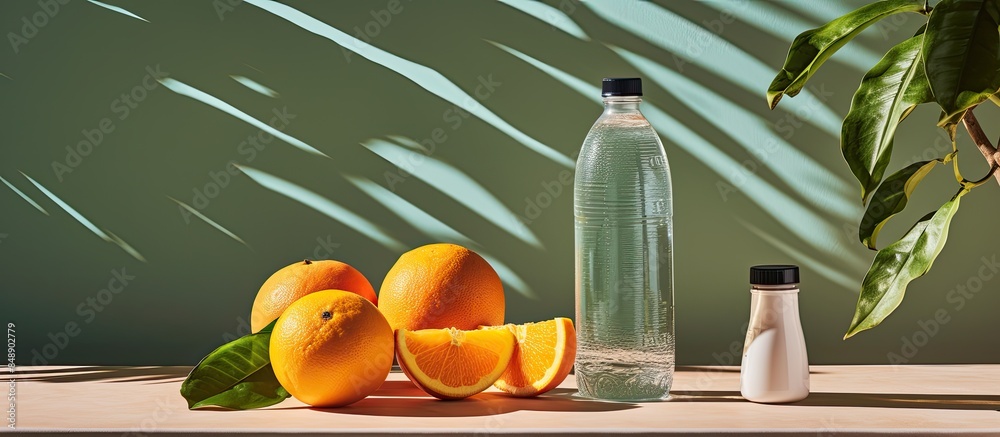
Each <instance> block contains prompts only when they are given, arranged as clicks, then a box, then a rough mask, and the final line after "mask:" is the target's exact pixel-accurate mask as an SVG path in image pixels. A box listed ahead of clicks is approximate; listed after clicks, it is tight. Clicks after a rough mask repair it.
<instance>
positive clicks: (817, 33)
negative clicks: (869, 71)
mask: <svg viewBox="0 0 1000 437" xmlns="http://www.w3.org/2000/svg"><path fill="white" fill-rule="evenodd" d="M923 10H924V2H923V1H919V0H883V1H879V2H875V3H872V4H870V5H867V6H862V7H861V8H858V9H857V10H855V11H853V12H851V13H848V14H847V15H844V16H842V17H840V18H837V19H835V20H833V21H831V22H829V23H826V24H824V25H823V26H821V27H817V28H815V29H810V30H807V31H805V32H802V33H801V34H799V36H797V37H795V40H794V41H792V45H791V47H790V48H789V49H788V56H787V57H786V58H785V64H784V66H782V68H781V71H780V72H778V75H777V76H775V78H774V81H772V82H771V86H769V87H768V88H767V104H768V106H770V107H771V109H774V107H775V106H777V105H778V101H779V100H781V96H783V95H785V94H788V96H789V97H795V95H796V94H798V93H799V91H802V87H804V86H805V84H806V81H808V80H809V78H810V77H812V75H813V74H815V73H816V70H818V69H819V67H820V66H822V65H823V63H824V62H826V60H827V59H829V58H830V56H833V54H834V53H836V52H837V50H840V48H841V47H843V46H844V44H847V43H848V42H850V41H851V39H853V38H854V37H855V36H857V35H858V34H859V33H861V31H863V30H865V28H867V27H868V26H871V25H872V24H874V23H876V22H877V21H879V20H881V19H883V18H885V17H888V16H890V15H893V14H897V13H900V12H923Z"/></svg>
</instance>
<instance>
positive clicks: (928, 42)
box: [924, 0, 1000, 126]
mask: <svg viewBox="0 0 1000 437" xmlns="http://www.w3.org/2000/svg"><path fill="white" fill-rule="evenodd" d="M998 26H1000V0H942V1H941V2H940V3H938V4H937V5H936V6H935V7H934V10H933V11H932V12H931V14H930V18H928V20H927V32H926V33H925V34H924V64H925V68H926V71H927V80H928V82H930V86H931V89H932V90H934V99H935V100H936V101H937V103H938V104H939V105H941V109H943V110H944V115H943V116H942V117H941V121H940V124H941V125H942V126H945V125H950V124H955V123H957V122H958V121H959V120H961V118H962V114H963V113H964V112H965V111H966V110H967V109H969V108H971V107H973V106H976V105H978V104H979V103H982V102H983V101H984V100H986V99H988V98H989V97H990V96H991V95H993V94H995V93H996V92H997V90H998V89H1000V33H998V32H997V27H998Z"/></svg>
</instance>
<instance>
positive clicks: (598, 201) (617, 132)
mask: <svg viewBox="0 0 1000 437" xmlns="http://www.w3.org/2000/svg"><path fill="white" fill-rule="evenodd" d="M601 95H602V96H604V113H603V114H601V117H600V118H598V119H597V122H596V123H594V126H593V127H592V128H591V129H590V133H589V134H587V138H586V140H584V142H583V148H582V149H581V151H580V156H579V158H578V159H577V163H576V181H575V184H574V186H573V192H574V194H573V195H574V213H575V216H576V224H575V228H576V323H577V343H578V346H577V355H576V381H577V388H578V389H579V391H580V394H581V395H583V396H586V397H592V398H598V399H609V400H621V401H647V400H659V399H665V398H667V397H669V395H670V386H671V383H672V382H673V374H674V291H673V288H674V281H673V255H672V252H673V226H672V224H671V222H672V202H671V188H670V167H669V165H668V164H667V156H666V153H665V152H664V150H663V144H662V143H661V142H660V138H659V136H657V134H656V131H654V130H653V127H652V126H651V125H650V124H649V122H648V121H646V118H645V117H643V116H642V113H640V112H639V104H640V103H641V102H642V98H641V96H642V81H641V80H640V79H638V78H605V79H604V81H603V89H602V93H601Z"/></svg>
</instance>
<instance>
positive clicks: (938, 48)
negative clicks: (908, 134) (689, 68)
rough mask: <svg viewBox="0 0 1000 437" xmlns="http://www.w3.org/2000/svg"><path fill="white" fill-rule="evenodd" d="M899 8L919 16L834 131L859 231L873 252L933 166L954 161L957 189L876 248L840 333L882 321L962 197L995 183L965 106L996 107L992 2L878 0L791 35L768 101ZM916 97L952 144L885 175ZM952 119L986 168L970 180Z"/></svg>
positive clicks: (939, 241)
mask: <svg viewBox="0 0 1000 437" xmlns="http://www.w3.org/2000/svg"><path fill="white" fill-rule="evenodd" d="M904 13H916V14H922V15H923V16H924V17H926V23H925V24H924V25H923V26H921V27H920V29H919V30H918V31H917V32H916V34H915V35H913V36H912V37H910V38H908V39H906V40H904V41H902V42H900V43H899V44H897V45H896V46H894V47H892V48H891V49H889V51H888V52H886V54H885V56H884V57H883V58H882V59H881V60H880V61H879V62H878V63H877V64H875V66H873V67H872V69H871V70H869V71H868V73H867V74H865V76H864V78H863V79H862V80H861V85H860V86H859V88H858V90H857V91H856V92H855V93H854V97H853V100H852V102H851V109H850V111H848V113H847V116H846V117H845V118H844V122H843V126H842V129H841V141H840V146H841V151H842V152H843V155H844V159H845V160H846V161H847V164H848V166H850V168H851V171H852V173H854V176H855V177H856V178H857V180H858V182H859V183H860V185H861V201H862V204H866V205H867V207H866V210H865V213H864V216H863V217H862V219H861V222H860V225H859V232H858V234H859V235H858V238H859V240H860V241H861V243H862V244H864V245H865V246H867V247H868V248H870V249H872V250H876V244H875V243H876V238H877V237H878V234H879V231H880V230H881V229H882V226H883V225H885V223H886V222H887V221H888V220H889V219H890V218H891V217H892V216H893V215H895V214H897V213H899V212H900V211H902V210H903V208H904V207H905V206H906V203H907V201H908V199H909V197H910V195H911V194H912V193H913V190H914V188H915V187H916V186H917V185H918V184H919V183H920V181H921V180H922V179H923V178H924V177H925V176H926V175H927V174H928V173H929V172H930V171H931V170H933V169H934V168H935V167H937V166H938V165H939V164H940V165H947V164H951V165H952V166H953V168H954V172H955V179H956V180H957V182H958V190H957V192H956V194H955V195H954V196H953V197H952V198H951V199H950V200H948V201H947V202H945V203H944V205H942V206H941V207H940V208H939V209H937V210H936V211H931V212H930V213H928V214H927V215H925V216H923V217H922V218H921V219H920V220H918V221H917V222H916V223H915V224H914V225H913V227H911V228H910V230H909V231H907V232H906V234H905V235H903V236H902V237H901V238H900V239H899V240H897V241H895V242H893V243H891V244H889V245H887V246H885V247H883V248H882V249H879V250H878V253H876V255H875V259H874V260H873V262H872V265H871V267H870V268H869V270H868V273H867V274H866V275H865V278H864V279H863V280H862V283H861V294H860V296H859V298H858V303H857V307H856V308H855V312H854V318H853V320H852V321H851V325H850V327H849V328H848V330H847V333H846V335H844V338H845V339H846V338H849V337H851V336H853V335H855V334H857V333H858V332H861V331H864V330H866V329H871V328H873V327H875V326H877V325H878V324H879V323H881V322H882V321H883V320H884V319H885V318H886V317H887V316H888V315H889V314H890V313H892V311H893V310H895V309H896V307H898V306H899V304H900V302H902V300H903V294H904V292H905V291H906V286H907V285H908V284H909V283H910V282H911V281H913V280H914V279H916V278H918V277H920V276H922V275H924V274H925V273H927V272H928V271H929V270H930V268H931V264H932V263H933V262H934V259H935V258H936V257H937V256H938V254H939V253H940V252H941V249H942V248H943V247H944V245H945V242H946V241H947V238H948V227H949V224H950V223H951V219H952V217H954V215H955V213H956V212H957V211H958V207H959V203H960V201H961V199H962V197H963V196H964V195H965V194H966V193H968V192H969V191H970V190H972V189H974V188H976V187H978V186H980V185H982V184H984V183H986V182H988V181H989V180H990V179H991V178H996V181H997V183H1000V173H998V172H997V168H998V161H1000V153H998V152H997V148H996V147H995V146H994V145H993V144H992V143H991V142H990V140H989V139H988V138H987V137H986V134H985V133H984V132H983V130H982V128H981V127H980V125H979V122H978V121H977V120H976V116H975V115H974V114H973V111H974V110H975V108H976V106H978V105H980V104H990V102H992V103H993V104H998V105H1000V98H998V96H997V92H998V90H1000V32H998V28H1000V0H941V1H940V2H938V3H937V4H935V5H933V7H932V6H931V5H930V4H928V2H926V1H917V0H883V1H878V2H875V3H872V4H869V5H867V6H863V7H861V8H859V9H857V10H855V11H853V12H850V13H848V14H846V15H844V16H842V17H840V18H837V19H835V20H833V21H830V22H829V23H827V24H825V25H823V26H821V27H818V28H815V29H811V30H807V31H805V32H803V33H802V34H800V35H799V36H797V37H796V38H795V40H794V41H792V44H791V48H790V49H789V51H788V56H787V58H786V59H785V63H784V66H783V67H782V69H781V71H780V72H779V73H778V75H777V76H776V77H775V78H774V81H773V82H771V85H770V87H769V88H768V90H767V102H768V105H769V106H770V107H771V109H774V107H775V106H776V105H777V104H778V101H779V100H780V99H781V97H782V96H784V95H787V96H789V97H794V96H795V95H796V94H798V93H799V91H801V90H802V88H803V87H804V86H805V84H806V81H808V80H809V78H810V77H812V75H813V74H815V73H816V70H817V69H819V68H820V66H822V65H823V63H824V62H825V61H826V60H827V59H829V58H830V56H832V55H833V54H834V53H835V52H836V51H837V50H839V49H840V48H841V47H843V46H844V45H846V44H848V43H849V42H850V41H851V40H852V39H853V38H854V37H855V36H857V35H858V34H859V33H861V32H862V31H863V30H864V29H865V28H867V27H868V26H871V25H872V24H874V23H876V22H878V21H879V20H882V19H885V18H886V17H889V16H891V15H895V14H904ZM923 104H936V105H938V107H940V109H941V116H940V118H939V121H938V126H939V127H941V128H942V129H944V130H945V131H946V132H947V133H948V135H949V137H950V138H951V141H952V152H951V153H949V154H947V155H945V156H941V157H939V158H937V159H934V160H930V161H922V162H916V163H913V164H910V165H908V166H906V167H904V168H902V169H899V170H897V171H895V172H894V173H891V174H889V175H888V176H885V172H886V170H887V167H888V164H889V159H890V157H891V156H892V148H893V137H894V134H895V131H896V128H897V126H898V125H899V124H900V123H901V122H902V121H903V119H905V118H906V116H907V115H909V114H910V112H911V111H912V110H913V109H914V108H915V107H916V106H918V105H923ZM959 124H961V125H962V126H963V127H964V129H965V131H966V132H968V135H969V136H970V137H971V138H972V140H973V142H974V143H975V144H976V147H977V148H978V149H979V151H980V152H981V153H982V155H983V158H985V159H986V162H987V163H988V164H989V165H990V167H991V168H990V170H989V173H988V174H986V175H985V176H983V177H981V178H978V179H977V180H968V179H966V178H965V177H963V176H962V173H961V172H960V171H959V167H958V159H957V154H958V149H957V146H956V143H955V136H956V133H957V129H958V125H959Z"/></svg>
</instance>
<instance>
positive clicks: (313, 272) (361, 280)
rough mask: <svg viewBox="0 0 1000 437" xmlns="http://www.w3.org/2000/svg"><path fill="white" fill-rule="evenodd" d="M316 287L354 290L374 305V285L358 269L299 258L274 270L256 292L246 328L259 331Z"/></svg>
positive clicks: (339, 263) (315, 290) (312, 291)
mask: <svg viewBox="0 0 1000 437" xmlns="http://www.w3.org/2000/svg"><path fill="white" fill-rule="evenodd" d="M320 290H344V291H350V292H352V293H356V294H358V295H360V296H361V297H364V298H365V299H368V300H369V301H370V302H371V303H373V304H376V305H378V300H377V298H376V297H375V288H373V287H372V284H371V282H368V279H367V278H365V276H364V275H362V274H361V272H359V271H358V269H355V268H354V267H351V266H350V265H347V264H346V263H342V262H340V261H333V260H322V261H310V260H305V261H300V262H297V263H295V264H292V265H289V266H286V267H284V268H282V269H281V270H278V271H277V272H274V274H273V275H271V277H270V278H267V281H264V285H261V286H260V290H259V291H257V297H256V298H255V299H254V301H253V309H252V310H251V312H250V329H251V330H253V332H257V331H260V330H261V329H263V328H264V327H265V326H267V325H268V324H270V323H271V322H272V321H274V319H277V318H278V316H280V315H281V312H282V311H284V310H285V308H288V306H289V305H291V304H292V302H295V301H296V300H298V299H299V298H301V297H302V296H305V295H307V294H309V293H315V292H317V291H320Z"/></svg>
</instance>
